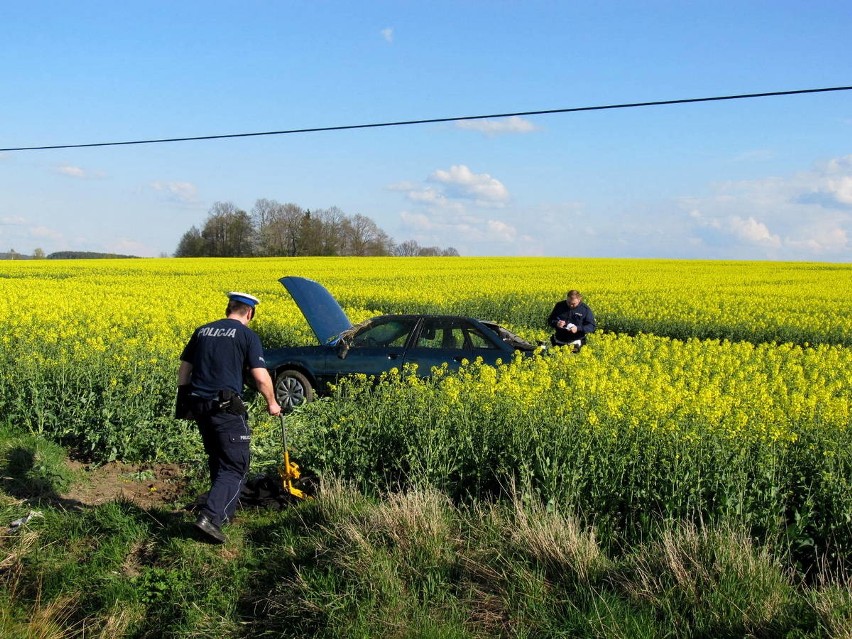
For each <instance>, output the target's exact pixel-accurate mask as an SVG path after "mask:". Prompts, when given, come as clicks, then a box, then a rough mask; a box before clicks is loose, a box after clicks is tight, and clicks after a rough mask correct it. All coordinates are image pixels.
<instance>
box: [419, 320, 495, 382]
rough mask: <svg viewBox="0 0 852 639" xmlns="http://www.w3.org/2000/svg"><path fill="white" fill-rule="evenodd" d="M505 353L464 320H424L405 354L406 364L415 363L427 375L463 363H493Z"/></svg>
mask: <svg viewBox="0 0 852 639" xmlns="http://www.w3.org/2000/svg"><path fill="white" fill-rule="evenodd" d="M501 356H503V359H505V355H504V353H503V352H502V351H501V350H500V348H499V346H498V345H497V344H496V343H495V340H494V339H491V338H489V336H488V335H487V334H486V333H485V332H484V331H483V330H481V329H480V328H479V327H477V326H475V325H474V324H473V322H471V321H470V320H468V319H466V318H464V317H424V318H423V320H422V322H421V326H420V331H419V332H418V334H417V340H416V341H415V343H414V344H413V345H412V346H411V348H409V349H408V350H407V351H406V353H405V363H406V364H416V365H417V367H418V369H419V370H420V372H421V374H423V375H428V374H429V371H430V370H431V368H432V367H433V366H442V365H443V364H447V367H448V368H449V369H450V370H456V369H458V368H459V366H461V363H462V361H464V360H468V361H473V360H475V359H476V358H477V357H482V358H483V360H484V361H485V362H486V363H489V364H493V363H495V362H496V360H497V359H498V358H500V357H501Z"/></svg>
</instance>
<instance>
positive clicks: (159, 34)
mask: <svg viewBox="0 0 852 639" xmlns="http://www.w3.org/2000/svg"><path fill="white" fill-rule="evenodd" d="M0 23H2V24H3V25H4V27H5V28H4V29H3V32H4V33H3V38H2V39H0V105H2V107H0V114H2V117H1V118H0V148H10V147H19V146H41V145H59V144H86V143H94V142H112V141H125V140H140V139H152V138H171V137H189V136H203V135H219V134H232V133H244V132H260V131H279V130H287V129H299V128H310V127H328V126H339V125H350V124H367V123H376V122H387V121H400V120H414V119H428V118H452V117H460V116H473V115H480V114H496V113H514V112H525V111H535V110H545V109H563V108H573V107H583V106H596V105H606V104H620V103H633V102H646V101H657V100H670V99H683V98H700V97H710V96H719V95H737V94H744V93H761V92H771V91H786V90H796V89H808V88H821V87H832V86H849V85H852V46H850V45H849V33H850V31H852V3H850V2H848V1H847V0H834V1H824V0H816V1H814V2H807V3H805V2H800V1H796V2H793V1H787V0H772V1H769V0H767V1H749V0H740V1H737V2H733V1H721V2H720V1H718V0H717V1H714V2H709V1H708V2H704V1H698V2H688V3H687V2H658V1H653V0H651V1H648V0H646V1H642V2H638V1H636V2H632V1H625V2H606V3H604V2H601V3H591V2H573V1H565V2H554V1H549V2H542V1H537V0H527V1H525V2H474V1H466V2H463V1H459V2H445V1H441V0H438V1H432V2H408V1H394V2H390V1H385V2H362V3H352V2H338V1H307V0H305V1H300V2H289V1H281V2H253V1H243V2H227V3H226V2H217V1H215V0H209V1H207V2H196V1H193V0H187V1H181V2H174V0H172V1H169V2H164V1H158V0H151V1H148V2H136V1H132V0H128V1H127V2H120V3H119V2H114V1H112V0H110V1H104V2H89V1H85V0H81V1H78V2H38V1H36V2H33V3H12V2H6V3H3V4H2V5H0ZM260 198H267V199H272V200H277V201H279V202H281V203H287V202H293V203H295V204H298V205H300V206H302V207H303V208H307V209H324V208H329V207H332V206H336V207H339V208H340V209H341V210H342V211H343V212H344V213H346V214H347V215H350V216H351V215H355V214H362V215H366V216H368V217H370V218H372V219H373V220H374V221H375V222H376V223H377V224H378V225H379V226H380V227H381V228H382V229H384V230H385V231H386V232H387V233H388V234H389V235H390V236H391V237H392V238H393V239H394V240H396V241H397V242H402V241H405V240H410V239H414V240H416V241H417V242H418V243H420V244H421V245H423V246H440V247H443V248H446V247H449V246H453V247H455V248H456V249H457V250H458V251H459V252H460V253H461V254H462V255H543V256H579V257H584V256H594V257H668V258H706V259H753V260H766V259H769V260H817V261H840V262H848V261H850V256H852V91H845V92H835V93H824V94H811V95H798V96H789V97H773V98H762V99H753V100H735V101H728V102H712V103H702V104H688V105H681V106H660V107H647V108H637V109H624V110H607V111H595V112H586V113H568V114H555V115H540V116H527V117H522V118H512V119H509V118H506V119H493V120H477V121H467V122H457V123H441V124H428V125H419V126H405V127H389V128H375V129H362V130H351V131H339V132H321V133H310V134H300V135H283V136H270V137H253V138H240V139H227V140H215V141H195V142H182V143H174V144H152V145H141V146H121V147H101V148H83V149H62V150H48V151H21V152H4V153H0V251H8V250H9V249H14V250H16V251H18V252H20V253H31V252H32V251H33V250H34V249H36V248H41V249H42V250H44V251H45V252H46V253H50V252H53V251H59V250H88V251H108V252H118V253H130V254H135V255H142V256H157V255H162V254H171V253H172V252H173V251H174V249H175V248H176V246H177V243H178V241H179V239H180V237H181V235H182V234H183V233H184V232H185V231H186V230H188V229H189V228H190V227H191V226H193V225H196V226H199V227H200V226H202V225H203V223H204V220H205V219H206V217H207V213H208V211H209V210H210V208H211V206H212V205H213V203H214V202H217V201H227V202H233V203H234V204H236V205H237V206H239V207H241V208H243V209H245V210H247V211H250V210H251V208H252V206H253V205H254V203H255V201H256V200H257V199H260Z"/></svg>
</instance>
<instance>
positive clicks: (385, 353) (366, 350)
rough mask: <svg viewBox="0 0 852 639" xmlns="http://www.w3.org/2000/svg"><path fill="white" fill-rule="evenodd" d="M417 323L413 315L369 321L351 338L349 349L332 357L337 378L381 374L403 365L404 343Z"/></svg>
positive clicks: (331, 365)
mask: <svg viewBox="0 0 852 639" xmlns="http://www.w3.org/2000/svg"><path fill="white" fill-rule="evenodd" d="M416 323H417V319H416V318H414V317H383V318H377V319H376V320H374V321H372V322H370V324H368V325H367V326H365V327H364V328H363V329H361V330H360V331H358V332H357V333H356V334H355V335H354V336H353V337H352V339H351V340H349V341H348V349H347V350H345V351H344V350H342V349H339V351H338V352H339V354H340V355H343V357H339V356H338V357H336V360H337V361H336V362H335V361H334V359H332V358H329V360H327V362H326V363H327V365H328V366H329V367H330V368H331V367H334V368H335V369H336V371H337V375H338V377H340V376H345V375H354V374H359V373H361V374H364V375H380V374H381V373H384V372H386V371H389V370H391V369H392V368H402V364H403V361H404V355H405V346H406V344H407V343H408V341H409V339H410V337H411V333H412V331H413V330H414V327H415V325H416Z"/></svg>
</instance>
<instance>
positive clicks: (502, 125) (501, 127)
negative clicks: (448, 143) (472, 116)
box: [456, 115, 538, 135]
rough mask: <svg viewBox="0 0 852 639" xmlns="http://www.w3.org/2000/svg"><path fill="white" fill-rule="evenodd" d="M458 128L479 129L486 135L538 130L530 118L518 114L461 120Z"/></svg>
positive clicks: (457, 125)
mask: <svg viewBox="0 0 852 639" xmlns="http://www.w3.org/2000/svg"><path fill="white" fill-rule="evenodd" d="M456 128H459V129H467V130H469V131H479V132H480V133H485V134H486V135H500V134H502V133H531V132H533V131H538V127H537V126H535V125H534V124H533V123H532V122H530V121H529V120H524V119H523V118H521V117H518V116H517V115H513V116H511V117H509V118H501V119H488V120H460V121H458V122H456Z"/></svg>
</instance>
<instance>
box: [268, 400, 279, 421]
mask: <svg viewBox="0 0 852 639" xmlns="http://www.w3.org/2000/svg"><path fill="white" fill-rule="evenodd" d="M266 410H267V412H268V413H269V414H270V415H272V416H273V417H276V416H278V415H280V414H281V406H279V405H278V403H277V402H274V403H272V404H269V406H267V407H266Z"/></svg>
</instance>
